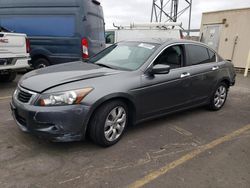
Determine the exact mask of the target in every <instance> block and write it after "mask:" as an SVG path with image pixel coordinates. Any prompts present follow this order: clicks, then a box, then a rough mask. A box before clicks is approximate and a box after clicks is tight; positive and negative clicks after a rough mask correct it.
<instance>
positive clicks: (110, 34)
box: [105, 31, 115, 44]
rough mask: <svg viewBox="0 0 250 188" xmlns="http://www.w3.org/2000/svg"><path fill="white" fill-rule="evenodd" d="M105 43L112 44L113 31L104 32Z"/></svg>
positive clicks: (113, 41) (113, 38)
mask: <svg viewBox="0 0 250 188" xmlns="http://www.w3.org/2000/svg"><path fill="white" fill-rule="evenodd" d="M105 39H106V44H114V43H115V32H114V31H107V32H106V33H105Z"/></svg>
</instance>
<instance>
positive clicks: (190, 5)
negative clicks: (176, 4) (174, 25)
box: [187, 0, 192, 37]
mask: <svg viewBox="0 0 250 188" xmlns="http://www.w3.org/2000/svg"><path fill="white" fill-rule="evenodd" d="M191 14H192V0H190V2H189V20H188V33H187V34H188V36H189V37H190V28H191Z"/></svg>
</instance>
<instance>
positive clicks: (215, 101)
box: [209, 82, 228, 111]
mask: <svg viewBox="0 0 250 188" xmlns="http://www.w3.org/2000/svg"><path fill="white" fill-rule="evenodd" d="M227 93H228V85H227V84H225V83H224V82H221V83H220V84H219V85H218V86H217V87H216V90H215V92H214V93H213V95H212V97H211V99H210V103H209V109H210V110H214V111H216V110H220V109H221V108H222V107H223V106H224V104H225V102H226V100H227Z"/></svg>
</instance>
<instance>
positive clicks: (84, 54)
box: [82, 38, 89, 59]
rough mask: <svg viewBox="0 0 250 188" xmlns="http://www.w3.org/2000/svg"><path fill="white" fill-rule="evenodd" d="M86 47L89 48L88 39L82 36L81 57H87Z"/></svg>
mask: <svg viewBox="0 0 250 188" xmlns="http://www.w3.org/2000/svg"><path fill="white" fill-rule="evenodd" d="M88 48H89V43H88V40H87V39H86V38H83V39H82V58H83V59H87V58H89V52H88Z"/></svg>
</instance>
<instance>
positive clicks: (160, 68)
mask: <svg viewBox="0 0 250 188" xmlns="http://www.w3.org/2000/svg"><path fill="white" fill-rule="evenodd" d="M169 71H170V66H169V65H165V64H157V65H155V66H153V68H152V70H151V73H152V74H168V73H169Z"/></svg>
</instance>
